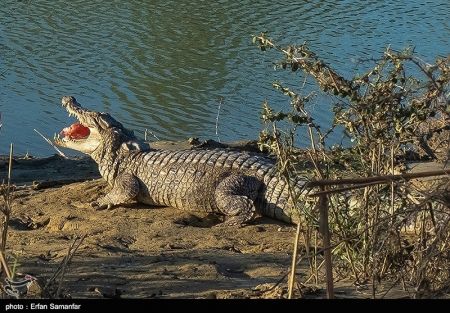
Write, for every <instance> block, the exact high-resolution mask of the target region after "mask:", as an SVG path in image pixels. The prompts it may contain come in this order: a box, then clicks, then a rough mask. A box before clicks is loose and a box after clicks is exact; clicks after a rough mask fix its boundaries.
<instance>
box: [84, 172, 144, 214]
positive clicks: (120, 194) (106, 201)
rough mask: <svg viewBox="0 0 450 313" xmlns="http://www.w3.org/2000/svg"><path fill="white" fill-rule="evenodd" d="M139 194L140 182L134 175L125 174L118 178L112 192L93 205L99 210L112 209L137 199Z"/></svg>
mask: <svg viewBox="0 0 450 313" xmlns="http://www.w3.org/2000/svg"><path fill="white" fill-rule="evenodd" d="M138 193H139V182H138V180H137V178H136V177H135V176H134V175H132V174H129V173H123V174H120V175H118V176H117V177H116V179H115V181H114V186H113V188H112V189H111V191H110V192H108V193H107V194H106V195H105V196H104V197H102V198H100V199H99V200H98V201H97V202H96V203H93V204H92V205H93V206H94V207H95V208H96V209H97V210H102V209H106V208H108V209H110V208H112V207H114V206H117V205H120V204H124V203H126V202H128V201H130V200H133V199H135V198H136V197H137V195H138Z"/></svg>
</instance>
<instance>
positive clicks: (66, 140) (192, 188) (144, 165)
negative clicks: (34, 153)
mask: <svg viewBox="0 0 450 313" xmlns="http://www.w3.org/2000/svg"><path fill="white" fill-rule="evenodd" d="M62 105H63V107H65V108H66V110H67V111H68V112H69V115H71V116H72V115H73V116H75V117H76V118H77V120H78V123H75V124H72V125H71V126H70V127H67V128H64V129H63V130H62V131H61V133H60V135H61V136H57V137H56V138H55V139H54V141H55V143H56V144H57V145H59V146H61V147H67V148H71V149H75V150H78V151H80V152H83V153H86V154H88V155H90V156H91V157H92V158H93V159H94V160H95V161H96V162H97V164H98V166H99V171H100V174H101V175H102V177H103V178H104V179H105V180H106V181H107V182H108V183H109V184H110V185H111V186H112V190H111V191H110V192H109V193H108V194H107V195H106V196H104V197H103V198H101V199H99V200H98V201H97V205H98V206H99V207H111V206H116V205H120V204H124V203H126V202H129V201H133V200H134V201H138V202H141V203H145V204H149V205H165V206H172V207H175V208H178V209H182V210H190V211H207V212H215V213H218V214H222V215H225V216H226V217H227V219H226V221H225V223H224V225H236V224H237V225H241V224H245V223H247V222H249V221H251V220H252V218H253V217H254V216H255V215H256V214H257V213H260V214H262V215H265V216H268V217H272V218H275V219H277V220H281V221H284V222H288V223H295V222H296V220H297V215H296V213H295V212H294V208H293V205H292V199H291V198H290V196H289V194H290V193H289V191H288V184H287V183H286V182H285V181H284V180H283V179H282V178H281V177H279V175H277V173H276V167H275V161H274V160H273V159H271V158H268V157H266V156H264V155H262V154H257V153H247V152H240V151H233V150H226V149H212V150H180V151H166V150H152V149H151V148H150V147H149V145H148V144H145V143H144V142H143V141H141V140H139V139H138V138H137V137H135V136H134V134H133V132H131V131H129V130H127V129H125V128H124V127H123V125H122V124H121V123H119V122H117V121H116V120H115V119H114V118H112V117H111V116H110V115H109V114H107V113H99V112H94V111H89V110H87V109H85V108H83V107H82V106H81V105H80V104H79V103H77V101H76V99H75V98H74V97H69V96H66V97H63V98H62ZM304 184H305V181H304V180H298V181H296V182H294V186H295V190H293V193H292V194H299V193H300V192H301V191H302V187H303V186H304Z"/></svg>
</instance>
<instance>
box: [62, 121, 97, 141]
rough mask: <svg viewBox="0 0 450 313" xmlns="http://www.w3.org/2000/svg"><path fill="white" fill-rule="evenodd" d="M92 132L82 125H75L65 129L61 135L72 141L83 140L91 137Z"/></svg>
mask: <svg viewBox="0 0 450 313" xmlns="http://www.w3.org/2000/svg"><path fill="white" fill-rule="evenodd" d="M89 133H90V130H89V128H88V127H85V126H83V125H81V124H80V123H75V124H72V125H70V126H69V127H66V128H64V129H63V130H62V131H61V133H60V135H61V136H64V137H68V138H70V139H83V138H87V137H89Z"/></svg>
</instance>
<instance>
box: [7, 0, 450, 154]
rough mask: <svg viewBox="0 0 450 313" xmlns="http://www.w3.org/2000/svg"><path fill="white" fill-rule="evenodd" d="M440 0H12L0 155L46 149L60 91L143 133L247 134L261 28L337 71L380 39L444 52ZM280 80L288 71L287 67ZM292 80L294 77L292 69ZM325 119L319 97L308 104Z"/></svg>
mask: <svg viewBox="0 0 450 313" xmlns="http://www.w3.org/2000/svg"><path fill="white" fill-rule="evenodd" d="M449 21H450V2H449V1H448V0H434V1H424V0H422V1H416V0H409V1H406V0H405V1H401V0H399V1H383V0H378V1H345V0H342V1H318V0H308V1H291V2H289V1H287V2H286V1H246V0H245V1H226V0H222V1H192V0H189V1H184V0H177V1H170V0H164V1H158V0H152V1H136V0H133V1H95V0H93V1H81V0H71V1H50V0H47V1H45V0H41V1H34V0H28V1H12V0H2V1H1V6H0V74H1V75H0V112H1V114H2V115H1V116H2V123H3V127H2V128H1V130H0V153H5V152H6V151H7V150H8V145H9V142H14V143H15V145H16V151H17V152H18V153H25V152H27V151H28V152H30V153H31V154H34V155H49V154H52V153H53V152H54V151H53V150H52V148H51V147H50V146H49V145H48V144H46V143H45V142H44V141H43V140H42V139H41V138H40V137H39V135H37V134H36V133H35V132H34V131H33V129H34V128H36V129H38V130H39V131H40V132H42V133H44V134H46V135H48V136H52V135H53V133H55V132H58V131H59V130H60V129H62V128H63V127H64V126H66V125H67V124H69V123H70V122H71V120H70V119H69V118H68V116H67V114H66V113H65V111H64V110H63V109H62V108H61V107H60V106H59V103H60V99H61V96H63V95H74V96H76V97H77V99H78V100H79V102H80V103H82V104H84V105H86V106H88V107H89V108H93V109H95V110H101V111H107V112H110V113H111V114H112V115H113V116H115V117H116V118H117V119H118V120H120V121H122V122H123V123H124V124H125V125H126V126H127V127H129V128H132V129H134V130H135V131H136V132H137V133H138V134H143V131H144V129H145V128H148V129H149V130H150V131H152V132H153V133H154V134H155V135H156V136H158V137H159V138H160V139H183V138H186V137H188V136H200V137H203V138H215V137H216V128H215V123H216V115H217V111H218V104H219V102H220V99H223V103H222V105H221V110H220V118H219V135H220V139H221V140H236V139H245V138H254V137H256V136H257V134H258V132H259V130H260V129H261V122H260V119H259V116H258V114H259V112H260V108H261V103H262V101H263V100H264V99H269V100H270V101H271V102H274V103H276V102H279V103H282V101H285V100H284V98H282V97H279V96H278V95H277V94H276V93H275V92H274V91H273V90H272V87H271V82H272V81H273V80H274V79H277V78H279V77H277V74H276V73H274V71H273V69H272V67H271V59H272V58H271V57H269V56H268V55H267V54H264V53H262V52H261V51H259V50H258V49H257V48H256V47H255V46H253V45H252V43H251V36H252V35H254V34H258V33H260V32H261V31H265V30H268V31H270V34H271V36H272V37H273V38H276V39H280V40H281V41H282V42H283V43H302V42H303V41H305V40H307V41H308V42H309V43H310V46H311V48H312V49H313V50H314V51H316V52H317V53H318V54H319V55H320V56H322V57H323V58H324V59H325V60H326V61H327V62H329V63H331V64H333V65H334V66H335V67H336V68H337V69H338V70H340V71H342V72H343V73H345V74H347V75H351V74H353V73H354V69H355V68H356V60H360V59H364V58H368V57H370V56H376V55H379V54H380V53H381V52H382V50H383V48H384V47H385V46H387V45H388V44H391V45H392V47H394V48H397V49H400V48H403V47H405V46H408V45H413V46H415V47H416V51H417V52H418V53H419V54H420V55H421V57H422V58H424V59H425V60H429V61H433V60H434V58H435V57H436V56H438V55H447V54H448V53H449V50H450V49H449V48H450V44H449V42H450V41H449V38H450V26H449ZM284 78H286V79H295V78H296V77H294V75H293V74H289V75H285V76H284ZM297 79H298V77H297ZM316 110H317V112H316V113H317V114H318V116H319V119H321V120H322V121H323V122H325V121H326V120H327V118H329V117H330V113H329V108H328V107H327V106H325V105H324V106H320V104H318V105H317V108H316Z"/></svg>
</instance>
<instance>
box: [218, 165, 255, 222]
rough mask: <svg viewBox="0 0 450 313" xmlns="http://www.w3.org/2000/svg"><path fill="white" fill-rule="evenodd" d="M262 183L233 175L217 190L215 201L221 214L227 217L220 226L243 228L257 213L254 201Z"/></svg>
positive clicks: (249, 177) (253, 178)
mask: <svg viewBox="0 0 450 313" xmlns="http://www.w3.org/2000/svg"><path fill="white" fill-rule="evenodd" d="M261 185H262V182H261V181H260V180H258V179H257V178H255V177H251V176H244V175H237V174H232V175H230V176H228V177H226V178H225V179H224V180H222V181H221V182H220V183H219V185H218V186H217V188H216V191H215V194H214V196H215V200H216V204H217V207H218V209H219V210H220V212H222V213H223V214H225V215H226V216H227V219H226V220H225V222H224V223H222V224H220V225H218V226H221V227H222V226H234V225H238V226H242V225H243V224H245V223H247V222H249V221H250V220H251V219H252V218H253V217H254V216H255V213H256V208H255V205H254V201H255V199H256V197H257V196H258V190H259V189H260V187H261Z"/></svg>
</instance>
